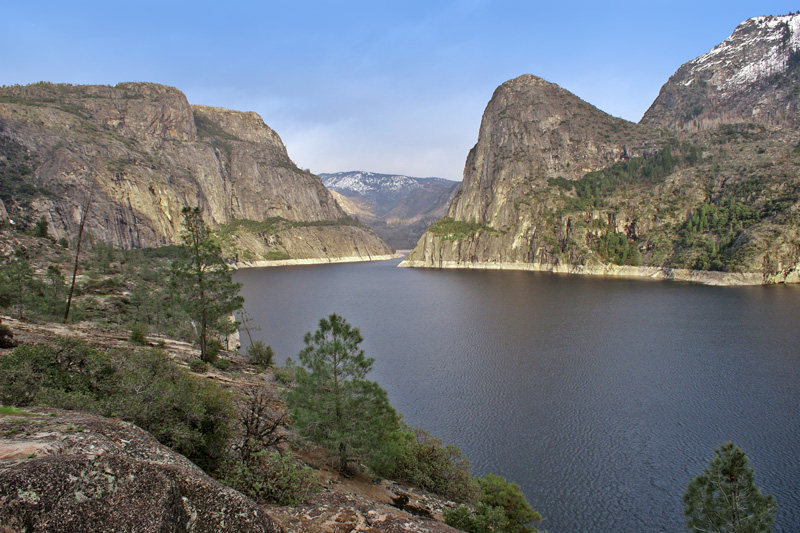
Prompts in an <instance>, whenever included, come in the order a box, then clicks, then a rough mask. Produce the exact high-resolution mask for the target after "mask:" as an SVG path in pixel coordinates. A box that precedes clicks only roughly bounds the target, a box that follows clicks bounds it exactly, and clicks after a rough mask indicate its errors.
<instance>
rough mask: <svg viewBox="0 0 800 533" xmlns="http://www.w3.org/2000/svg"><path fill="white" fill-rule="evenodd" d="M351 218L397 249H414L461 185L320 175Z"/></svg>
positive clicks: (401, 178)
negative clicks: (370, 228) (357, 220)
mask: <svg viewBox="0 0 800 533" xmlns="http://www.w3.org/2000/svg"><path fill="white" fill-rule="evenodd" d="M319 177H320V178H321V179H322V183H323V184H324V185H325V187H327V188H328V189H329V190H330V191H332V192H333V193H334V195H339V196H337V197H336V198H337V201H338V202H339V204H340V205H341V206H342V208H343V209H344V210H345V211H346V212H347V213H348V214H350V215H351V216H353V217H356V218H358V219H359V220H361V221H362V222H364V223H365V224H368V225H370V226H371V227H372V228H373V229H374V230H375V231H376V232H377V233H378V235H380V236H381V237H382V238H383V239H384V240H385V241H386V242H388V243H389V244H390V245H392V246H394V247H395V248H398V249H405V248H411V247H412V246H413V245H414V244H415V243H416V242H417V239H419V237H420V235H422V233H423V232H424V231H425V229H426V228H427V227H428V226H429V225H430V224H432V223H433V222H435V221H436V220H438V219H440V218H442V217H443V216H445V213H446V211H447V206H448V205H449V203H450V200H451V199H452V198H453V195H454V194H455V192H456V190H457V189H458V186H459V185H460V184H461V182H457V181H451V180H446V179H443V178H414V177H411V176H404V175H401V174H378V173H375V172H364V171H352V172H335V173H329V174H324V173H323V174H319Z"/></svg>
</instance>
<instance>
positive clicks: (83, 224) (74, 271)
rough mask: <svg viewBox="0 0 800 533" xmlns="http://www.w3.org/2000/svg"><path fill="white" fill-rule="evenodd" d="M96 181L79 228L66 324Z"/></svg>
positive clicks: (84, 207)
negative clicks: (84, 228) (84, 229)
mask: <svg viewBox="0 0 800 533" xmlns="http://www.w3.org/2000/svg"><path fill="white" fill-rule="evenodd" d="M94 184H95V180H94V179H92V184H91V186H90V187H89V196H88V197H87V198H86V203H85V204H84V206H83V213H82V214H81V223H80V226H79V228H78V244H76V245H75V268H74V269H72V284H71V285H70V287H69V297H68V298H67V309H66V310H65V311H64V324H66V323H67V320H69V310H70V308H71V307H72V294H73V293H74V292H75V278H77V277H78V262H79V261H80V258H81V240H82V239H83V227H84V226H85V225H86V219H87V218H89V208H90V207H91V206H92V196H94Z"/></svg>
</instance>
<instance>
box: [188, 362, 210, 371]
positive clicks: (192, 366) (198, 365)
mask: <svg viewBox="0 0 800 533" xmlns="http://www.w3.org/2000/svg"><path fill="white" fill-rule="evenodd" d="M189 370H191V371H192V372H196V373H198V374H202V373H204V372H206V371H207V370H208V365H207V364H206V362H205V361H203V360H202V359H192V360H191V361H189Z"/></svg>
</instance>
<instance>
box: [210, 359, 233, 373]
mask: <svg viewBox="0 0 800 533" xmlns="http://www.w3.org/2000/svg"><path fill="white" fill-rule="evenodd" d="M212 365H213V366H214V368H216V369H217V370H228V369H229V368H230V367H231V362H230V360H229V359H225V358H223V357H220V358H218V359H217V360H216V361H214V362H213V363H212Z"/></svg>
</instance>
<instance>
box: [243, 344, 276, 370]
mask: <svg viewBox="0 0 800 533" xmlns="http://www.w3.org/2000/svg"><path fill="white" fill-rule="evenodd" d="M247 356H248V357H249V358H250V362H251V363H253V364H254V365H258V366H260V367H263V368H269V367H271V366H272V364H273V359H274V358H275V352H274V351H273V350H272V347H271V346H267V345H265V344H264V342H263V341H254V342H253V343H252V344H250V346H248V347H247Z"/></svg>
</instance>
